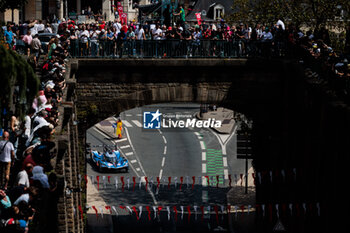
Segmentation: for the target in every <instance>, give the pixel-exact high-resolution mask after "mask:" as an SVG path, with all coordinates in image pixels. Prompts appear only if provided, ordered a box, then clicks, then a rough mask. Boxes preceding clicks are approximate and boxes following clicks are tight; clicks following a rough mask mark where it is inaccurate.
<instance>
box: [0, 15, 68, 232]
mask: <svg viewBox="0 0 350 233" xmlns="http://www.w3.org/2000/svg"><path fill="white" fill-rule="evenodd" d="M39 22H40V21H38V23H39ZM22 26H23V25H22ZM13 27H15V28H13ZM16 27H17V26H13V25H12V26H11V25H9V26H8V27H7V28H6V29H7V30H6V31H5V39H6V43H7V46H8V48H11V46H12V45H14V44H15V43H14V42H13V41H11V40H10V39H9V38H10V37H11V32H12V31H15V32H16V33H17V32H18V31H17V30H18V29H19V28H20V27H17V28H16ZM32 27H34V25H33V26H32ZM31 29H32V28H30V27H28V28H27V29H26V30H24V31H22V33H23V34H24V36H23V39H24V40H25V41H27V43H28V49H29V51H28V53H29V56H31V55H32V54H34V55H35V56H37V58H39V56H41V57H42V59H41V62H40V63H38V60H37V61H36V63H35V64H33V66H34V67H38V66H39V68H40V70H41V85H40V87H39V92H38V93H37V95H36V97H35V99H34V101H33V103H32V105H31V106H30V108H29V109H28V111H27V113H26V115H25V117H23V119H22V118H21V117H20V116H19V114H18V113H17V112H11V111H9V110H8V109H2V112H3V113H6V112H7V113H6V116H7V117H5V118H4V119H1V120H2V121H3V129H1V132H0V133H1V135H0V136H2V140H1V141H0V232H1V233H3V232H4V233H5V232H11V233H13V232H49V229H52V227H53V225H52V224H56V221H57V216H56V214H57V211H55V209H56V208H57V200H58V197H59V195H60V193H61V192H62V187H61V186H60V185H59V183H58V179H57V176H56V174H55V172H54V167H53V165H54V164H53V160H52V159H53V158H54V157H55V156H56V152H55V142H54V141H53V139H52V135H53V134H54V133H55V127H56V126H57V125H58V121H59V114H60V113H59V112H58V106H59V103H60V102H61V101H62V95H63V94H62V93H63V90H64V88H65V87H66V84H65V79H64V74H65V62H66V61H67V60H66V58H67V49H68V47H67V46H68V45H67V44H65V43H64V41H63V42H61V41H60V40H59V39H58V38H57V37H55V38H52V41H50V43H49V46H48V52H47V54H42V55H40V48H39V50H38V49H37V47H35V46H33V43H34V41H35V38H38V37H37V35H38V33H35V34H34V35H33V36H34V39H33V38H32V34H31V33H30V31H32V30H31ZM37 30H38V32H39V31H40V30H41V29H40V28H39V29H37ZM43 30H47V27H45V26H43ZM8 35H9V36H8ZM25 36H27V37H25ZM17 38H19V37H17ZM12 39H14V36H13V37H12ZM40 46H41V45H40ZM40 46H39V47H40ZM64 46H66V47H64ZM15 99H16V98H15ZM14 104H16V103H14Z"/></svg>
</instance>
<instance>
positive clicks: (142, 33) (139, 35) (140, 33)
mask: <svg viewBox="0 0 350 233" xmlns="http://www.w3.org/2000/svg"><path fill="white" fill-rule="evenodd" d="M136 39H137V40H145V39H146V37H145V31H144V30H143V27H142V26H141V25H140V26H139V28H138V29H136Z"/></svg>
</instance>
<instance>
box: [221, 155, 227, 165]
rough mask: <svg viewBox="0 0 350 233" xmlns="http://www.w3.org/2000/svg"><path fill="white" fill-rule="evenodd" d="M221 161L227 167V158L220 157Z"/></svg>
mask: <svg viewBox="0 0 350 233" xmlns="http://www.w3.org/2000/svg"><path fill="white" fill-rule="evenodd" d="M222 161H223V164H224V167H227V158H226V157H222Z"/></svg>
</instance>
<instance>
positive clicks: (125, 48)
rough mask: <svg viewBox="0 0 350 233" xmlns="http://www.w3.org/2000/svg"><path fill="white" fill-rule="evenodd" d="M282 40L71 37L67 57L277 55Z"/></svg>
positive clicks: (283, 47) (280, 53)
mask: <svg viewBox="0 0 350 233" xmlns="http://www.w3.org/2000/svg"><path fill="white" fill-rule="evenodd" d="M285 52H286V43H285V42H275V41H266V42H261V41H246V40H233V41H227V40H197V41H194V40H123V41H115V40H90V41H88V42H87V43H82V42H80V41H79V40H71V41H70V46H69V53H70V56H71V57H91V58H96V57H101V58H102V57H109V58H123V57H133V58H166V57H170V58H191V57H192V58H210V57H212V58H213V57H219V58H239V57H281V56H284V55H285Z"/></svg>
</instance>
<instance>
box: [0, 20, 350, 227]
mask: <svg viewBox="0 0 350 233" xmlns="http://www.w3.org/2000/svg"><path fill="white" fill-rule="evenodd" d="M1 30H2V33H3V35H4V41H5V45H6V46H7V48H8V49H18V48H16V47H18V45H19V44H20V43H19V42H20V41H22V42H23V43H24V46H25V50H24V55H26V56H27V57H28V60H29V61H30V62H31V63H32V64H33V68H38V67H39V68H40V69H41V71H42V77H41V87H40V91H39V92H38V94H37V97H36V98H35V99H34V101H33V104H32V106H31V108H30V109H29V110H28V112H27V115H26V116H25V118H24V119H20V118H19V116H18V115H17V114H16V113H14V114H11V113H8V115H9V116H11V117H10V118H9V119H10V120H9V124H8V125H6V123H5V126H4V129H5V131H1V134H2V135H1V136H2V137H3V140H2V141H0V230H1V232H28V230H29V229H30V228H31V227H32V228H40V227H42V223H43V221H44V220H43V219H44V218H42V217H38V216H44V213H45V212H46V211H47V210H45V208H44V207H45V206H46V207H47V205H48V204H49V203H51V204H52V203H56V202H55V201H52V200H53V199H54V198H57V195H58V189H57V177H56V175H55V173H54V172H53V169H52V168H53V167H52V165H51V159H52V158H53V157H54V156H55V153H52V149H53V148H54V147H55V143H54V142H52V140H51V137H52V134H54V132H55V127H56V126H57V124H58V116H59V112H58V105H59V103H60V102H61V101H62V91H63V89H64V88H65V87H66V84H65V79H64V74H65V62H66V59H67V58H68V57H69V56H92V57H97V56H116V57H117V56H119V57H121V56H123V55H125V54H127V55H129V56H135V55H137V56H145V57H147V56H149V55H150V56H156V57H176V56H196V55H199V56H204V57H207V56H208V57H211V56H218V57H220V56H233V57H234V56H248V57H249V56H255V55H262V54H263V55H265V56H268V57H269V56H284V55H286V54H287V53H292V52H294V48H295V46H296V45H297V46H299V47H300V48H302V49H303V51H304V52H306V53H307V54H308V56H311V57H312V58H313V60H314V61H316V62H317V64H318V67H321V68H318V72H319V73H322V72H323V71H324V70H325V69H327V70H328V71H330V72H331V73H328V74H330V76H328V77H332V79H330V80H328V81H330V83H334V85H335V87H336V88H338V89H339V90H341V91H342V93H343V95H346V96H347V97H348V96H349V94H348V93H349V91H350V87H349V86H350V84H349V77H350V72H349V70H350V65H349V62H348V60H349V59H350V58H349V57H347V56H346V55H344V54H337V53H336V52H335V51H334V50H333V49H332V48H331V47H330V40H329V36H328V37H327V31H326V30H325V29H323V30H321V32H320V33H319V34H318V35H313V33H312V32H311V31H309V32H307V33H305V34H304V33H303V32H302V31H301V30H299V29H298V28H296V27H294V26H293V25H288V26H286V25H284V23H283V22H282V21H281V20H279V21H278V22H276V23H274V24H271V25H260V24H256V25H255V26H250V25H248V24H243V23H239V24H235V25H229V24H227V23H225V22H224V21H219V22H217V23H213V24H208V23H207V22H205V21H203V22H201V24H200V25H198V24H195V25H189V24H187V23H186V22H183V24H182V25H177V26H168V25H161V24H160V23H156V22H154V23H150V24H148V23H145V24H144V25H139V24H135V23H134V22H130V23H129V24H128V25H122V24H121V23H120V21H119V20H116V21H115V22H104V21H99V22H95V23H91V24H85V23H79V24H78V23H76V22H74V21H73V20H67V21H62V22H60V21H55V22H52V23H44V22H42V21H40V20H39V21H32V22H26V23H24V24H20V25H15V24H8V25H7V26H5V27H3V28H2V29H1ZM41 33H50V34H52V36H51V37H50V38H49V41H48V43H47V44H44V43H43V42H42V41H40V40H39V38H40V34H41ZM147 42H149V43H147ZM40 57H43V58H44V61H43V62H42V63H40V62H39V58H40ZM334 80H336V81H334ZM2 111H3V110H2ZM46 209H47V208H46ZM38 213H39V214H38ZM46 217H47V216H46ZM40 221H41V222H40Z"/></svg>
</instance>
